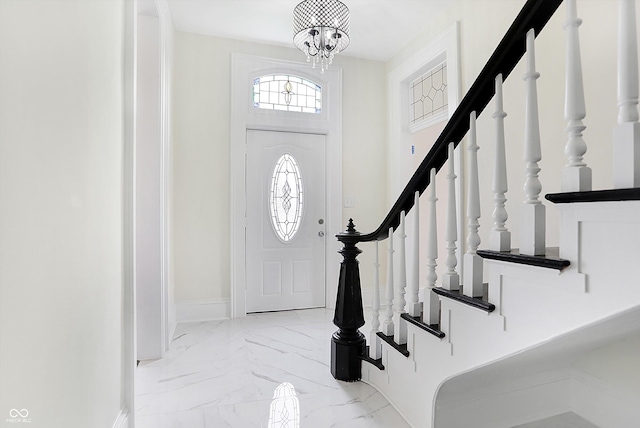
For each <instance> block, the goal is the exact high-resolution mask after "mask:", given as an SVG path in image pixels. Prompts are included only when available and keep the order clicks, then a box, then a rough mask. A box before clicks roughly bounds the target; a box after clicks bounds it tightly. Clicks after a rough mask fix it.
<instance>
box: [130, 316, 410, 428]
mask: <svg viewBox="0 0 640 428" xmlns="http://www.w3.org/2000/svg"><path fill="white" fill-rule="evenodd" d="M332 319H333V312H332V311H328V310H325V309H307V310H301V311H287V312H273V313H265V314H253V315H249V316H247V317H246V318H240V319H233V320H221V321H211V322H202V323H185V324H179V325H178V327H177V330H176V333H175V336H174V340H173V342H172V343H171V347H170V349H169V351H168V352H167V354H166V356H165V358H163V359H161V360H157V361H143V362H141V363H140V365H139V366H138V368H137V372H136V427H137V428H180V427H185V428H202V427H206V428H219V427H265V428H266V427H268V422H269V411H270V406H271V402H272V400H273V397H274V391H275V390H276V388H277V387H278V386H279V385H280V384H282V383H283V382H289V383H290V384H291V385H293V387H294V388H295V393H296V395H297V398H298V400H299V411H300V419H299V420H300V426H301V427H304V428H313V427H349V428H356V427H363V428H364V427H366V428H370V427H394V428H403V427H408V426H409V425H408V424H407V423H406V422H405V421H404V419H403V418H402V417H401V416H400V415H399V414H398V412H396V410H395V409H394V408H393V407H392V406H391V405H390V404H389V403H388V402H387V400H385V399H384V397H382V395H380V393H378V392H377V391H376V390H375V389H373V388H372V387H370V386H369V385H367V384H365V383H363V382H355V383H345V382H339V381H336V380H335V379H333V377H332V376H331V373H330V372H329V352H330V338H331V334H332V333H333V332H334V331H335V330H336V327H335V326H334V325H333V323H332ZM362 331H368V330H366V327H365V329H363V330H362Z"/></svg>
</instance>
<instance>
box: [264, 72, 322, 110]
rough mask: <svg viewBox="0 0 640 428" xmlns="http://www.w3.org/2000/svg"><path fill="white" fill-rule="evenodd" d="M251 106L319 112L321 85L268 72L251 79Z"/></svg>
mask: <svg viewBox="0 0 640 428" xmlns="http://www.w3.org/2000/svg"><path fill="white" fill-rule="evenodd" d="M253 107H254V108H261V109H267V110H282V111H295V112H300V113H320V112H321V111H322V87H321V86H320V85H318V84H317V83H315V82H312V81H311V80H308V79H304V78H302V77H297V76H291V75H287V74H269V75H267V76H260V77H257V78H255V79H254V80H253Z"/></svg>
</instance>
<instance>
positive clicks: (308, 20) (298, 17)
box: [293, 0, 349, 73]
mask: <svg viewBox="0 0 640 428" xmlns="http://www.w3.org/2000/svg"><path fill="white" fill-rule="evenodd" d="M293 43H294V44H295V45H296V47H297V48H298V49H300V50H301V51H302V52H304V53H305V54H306V55H307V62H311V63H312V64H313V68H315V67H316V64H319V65H320V68H321V72H322V73H324V70H325V69H326V68H328V67H329V64H331V62H332V61H333V57H334V56H335V54H337V53H340V52H342V51H343V50H344V49H346V47H347V46H349V8H348V7H347V6H345V4H344V3H342V2H340V1H338V0H304V1H303V2H301V3H299V4H298V5H297V6H296V7H295V9H293Z"/></svg>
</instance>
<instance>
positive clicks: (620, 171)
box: [613, 0, 640, 189]
mask: <svg viewBox="0 0 640 428" xmlns="http://www.w3.org/2000/svg"><path fill="white" fill-rule="evenodd" d="M618 10H619V24H618V125H617V126H616V127H615V128H614V132H613V187H615V188H616V189H624V188H630V187H640V125H638V41H637V37H638V36H637V33H636V6H635V0H619V9H618Z"/></svg>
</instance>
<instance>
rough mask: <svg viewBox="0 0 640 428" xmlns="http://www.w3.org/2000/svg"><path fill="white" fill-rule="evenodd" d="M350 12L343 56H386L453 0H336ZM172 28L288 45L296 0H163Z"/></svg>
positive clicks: (291, 40) (416, 32)
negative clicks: (168, 11) (348, 41)
mask: <svg viewBox="0 0 640 428" xmlns="http://www.w3.org/2000/svg"><path fill="white" fill-rule="evenodd" d="M342 1H343V3H345V4H346V5H347V7H348V8H349V10H350V11H351V34H350V36H351V43H350V45H349V47H348V48H347V49H346V50H345V51H344V55H349V56H355V57H358V58H365V59H371V60H377V61H388V60H389V59H391V57H393V55H395V54H396V53H397V52H399V51H400V50H401V49H402V48H403V47H404V46H405V45H406V44H407V43H408V42H409V41H410V40H412V39H413V38H415V37H416V36H417V35H419V34H420V33H421V32H422V31H423V30H424V28H425V25H427V24H428V23H429V21H430V20H431V19H433V18H434V16H436V15H437V14H438V13H440V12H442V11H443V10H444V9H445V8H446V7H447V6H449V5H451V3H452V2H453V1H455V0H342ZM168 3H169V9H170V11H171V16H172V18H173V24H174V27H175V29H176V30H179V31H186V32H190V33H199V34H205V35H210V36H219V37H226V38H232V39H238V40H245V41H252V42H261V43H267V44H273V45H280V46H287V47H293V30H292V21H293V9H294V7H295V6H296V5H297V4H298V3H299V0H168Z"/></svg>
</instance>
